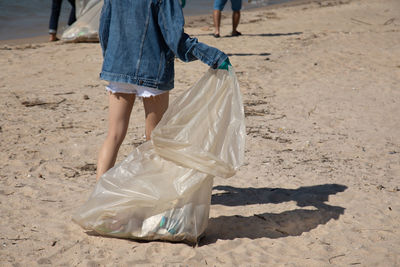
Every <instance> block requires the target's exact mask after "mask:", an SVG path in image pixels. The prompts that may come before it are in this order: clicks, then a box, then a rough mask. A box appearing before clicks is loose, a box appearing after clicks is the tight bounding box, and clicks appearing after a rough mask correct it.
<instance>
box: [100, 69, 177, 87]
mask: <svg viewBox="0 0 400 267" xmlns="http://www.w3.org/2000/svg"><path fill="white" fill-rule="evenodd" d="M100 79H102V80H106V81H110V82H120V83H130V84H136V85H140V86H146V87H150V88H155V89H159V90H163V91H169V90H171V89H173V88H174V81H173V80H172V81H170V82H168V83H158V82H157V81H155V80H152V79H144V78H140V77H138V78H134V77H132V76H129V75H125V74H118V73H112V72H107V71H102V72H101V73H100Z"/></svg>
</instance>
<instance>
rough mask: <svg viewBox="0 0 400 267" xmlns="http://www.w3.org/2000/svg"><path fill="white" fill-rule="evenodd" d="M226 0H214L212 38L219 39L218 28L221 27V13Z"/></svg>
mask: <svg viewBox="0 0 400 267" xmlns="http://www.w3.org/2000/svg"><path fill="white" fill-rule="evenodd" d="M227 1H228V0H214V12H213V20H214V37H216V38H218V37H220V26H221V12H222V10H223V9H224V6H225V4H226V2H227Z"/></svg>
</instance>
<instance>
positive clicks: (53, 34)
mask: <svg viewBox="0 0 400 267" xmlns="http://www.w3.org/2000/svg"><path fill="white" fill-rule="evenodd" d="M61 4H62V0H53V1H52V3H51V14H50V21H49V34H50V39H49V40H50V41H57V40H58V38H57V28H58V20H59V18H60V12H61Z"/></svg>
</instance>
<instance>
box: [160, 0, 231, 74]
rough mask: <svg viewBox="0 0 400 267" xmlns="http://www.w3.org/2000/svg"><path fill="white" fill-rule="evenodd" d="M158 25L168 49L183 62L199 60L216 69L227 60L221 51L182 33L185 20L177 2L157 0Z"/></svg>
mask: <svg viewBox="0 0 400 267" xmlns="http://www.w3.org/2000/svg"><path fill="white" fill-rule="evenodd" d="M159 3H160V7H159V10H158V24H159V27H160V29H161V33H162V35H163V38H164V40H165V43H166V44H167V45H168V47H169V48H170V49H171V50H172V51H173V52H174V54H175V55H176V56H177V57H178V58H179V59H181V60H182V61H184V62H190V61H193V60H196V59H200V60H201V61H202V62H203V63H205V64H207V65H208V66H210V67H212V68H214V69H216V68H217V67H218V66H219V65H221V64H222V62H224V61H225V59H227V55H225V54H224V53H223V52H222V51H220V50H219V49H217V48H215V47H211V46H208V45H206V44H204V43H201V42H199V41H198V40H197V38H191V37H190V36H189V35H187V34H186V33H185V32H184V25H185V20H184V17H183V12H182V8H181V6H180V5H179V2H178V0H159Z"/></svg>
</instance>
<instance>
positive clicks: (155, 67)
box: [99, 0, 227, 90]
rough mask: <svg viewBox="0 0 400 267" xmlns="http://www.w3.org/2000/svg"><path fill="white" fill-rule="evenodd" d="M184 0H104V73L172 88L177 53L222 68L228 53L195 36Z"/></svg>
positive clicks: (118, 79) (101, 30) (112, 77)
mask: <svg viewBox="0 0 400 267" xmlns="http://www.w3.org/2000/svg"><path fill="white" fill-rule="evenodd" d="M183 26H184V17H183V13H182V8H181V6H180V5H179V1H178V0H104V5H103V9H102V11H101V17H100V28H99V37H100V44H101V47H102V51H103V57H104V61H103V67H102V70H101V73H100V78H101V79H103V80H107V81H114V82H123V83H131V84H137V85H141V86H147V87H151V88H157V89H160V90H170V89H172V88H173V87H174V59H175V56H176V57H178V58H179V59H181V60H182V61H184V62H189V61H193V60H196V59H200V60H201V61H202V62H204V63H205V64H207V65H209V66H211V67H212V68H217V67H218V66H219V65H220V64H221V63H222V62H223V61H224V60H225V59H226V58H227V56H226V55H225V54H224V53H223V52H221V51H220V50H218V49H217V48H214V47H210V46H208V45H206V44H204V43H200V42H198V40H197V39H196V38H191V37H189V36H188V35H187V34H186V33H185V32H184V29H183Z"/></svg>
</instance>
